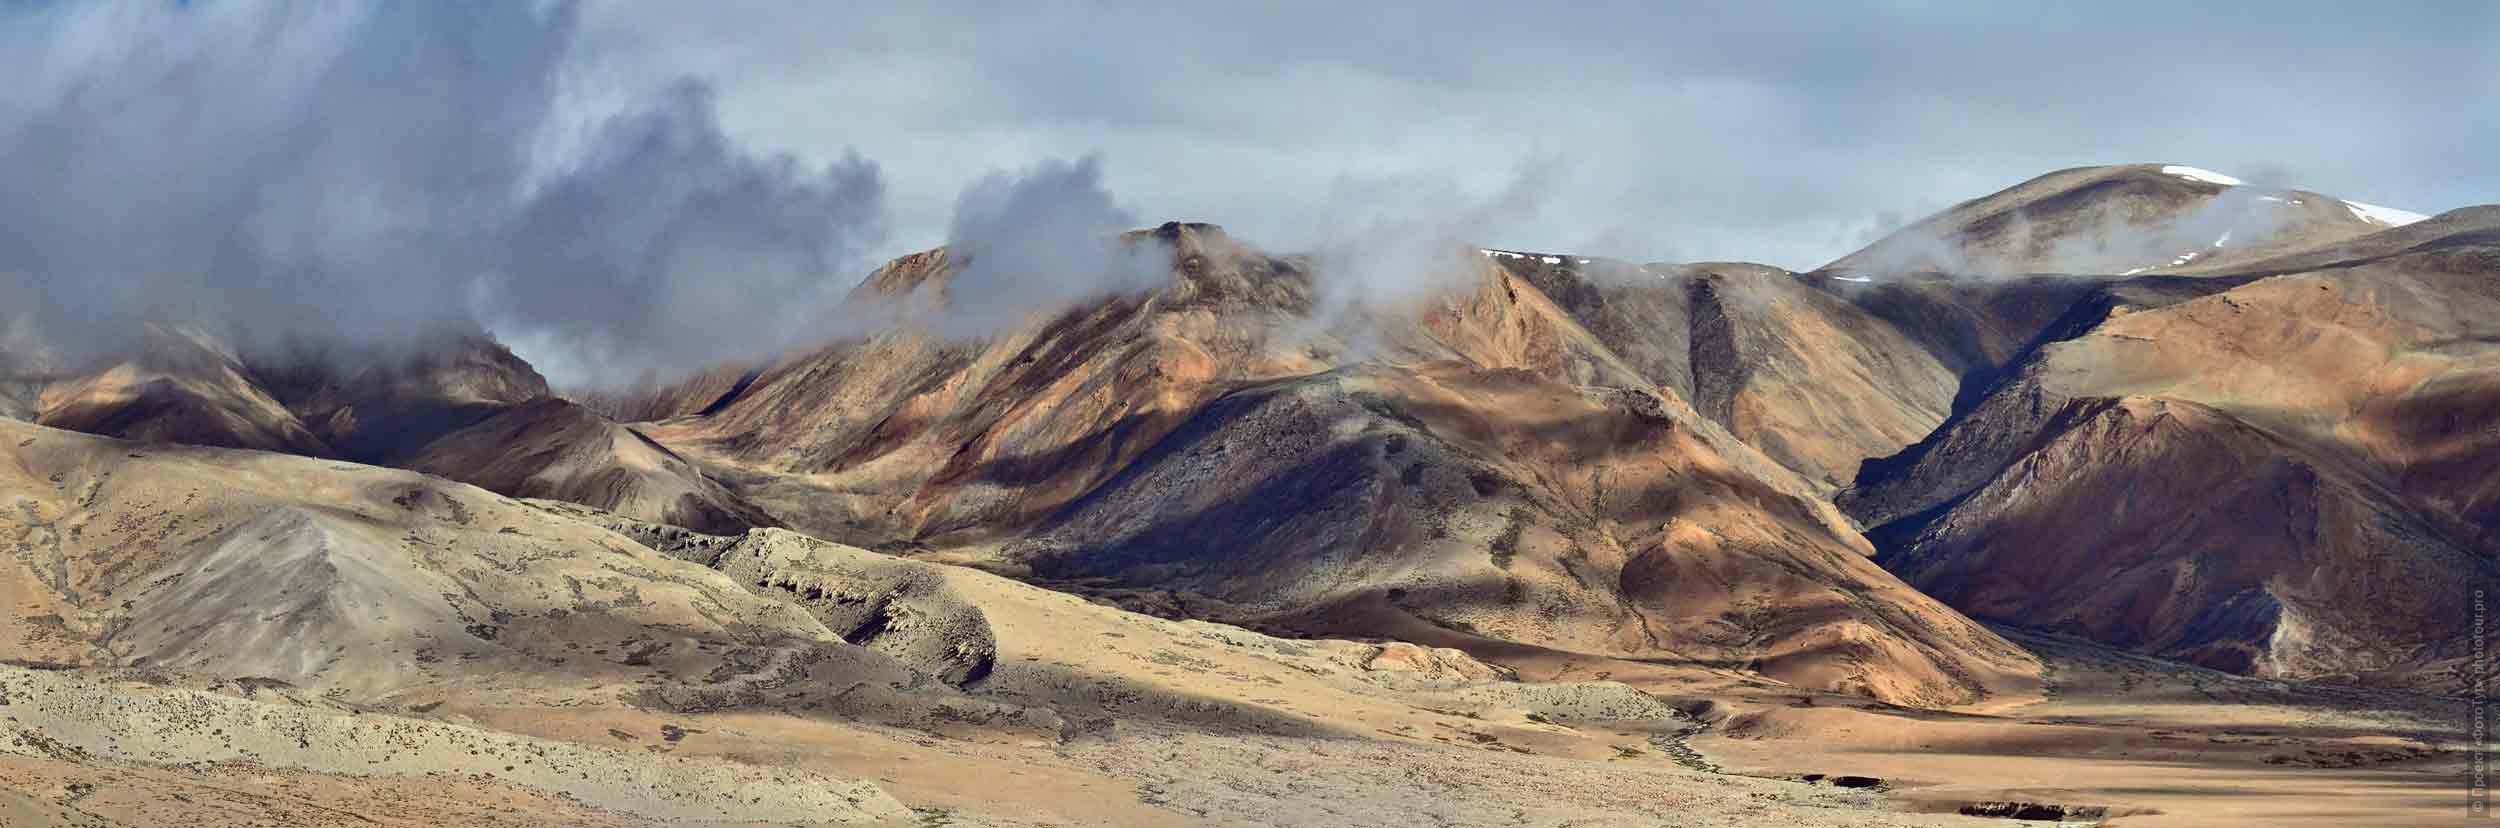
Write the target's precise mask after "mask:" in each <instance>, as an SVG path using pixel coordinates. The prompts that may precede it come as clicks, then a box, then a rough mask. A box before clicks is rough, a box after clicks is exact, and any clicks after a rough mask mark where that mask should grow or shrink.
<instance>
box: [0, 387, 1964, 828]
mask: <svg viewBox="0 0 2500 828" xmlns="http://www.w3.org/2000/svg"><path fill="white" fill-rule="evenodd" d="M0 440H5V442H0V458H5V460H0V473H4V474H5V475H6V476H7V477H6V479H5V480H0V484H5V485H0V492H6V493H7V494H6V495H5V497H6V498H8V500H9V502H7V503H5V504H0V506H5V507H6V508H5V509H0V515H5V516H6V517H5V518H0V521H5V522H4V523H0V538H6V547H5V548H6V549H7V550H8V552H9V560H8V561H7V563H8V567H7V569H6V570H4V571H0V590H5V591H6V592H7V595H8V598H9V602H8V605H9V614H8V615H6V616H5V624H0V632H5V633H6V635H7V636H8V641H7V642H6V643H7V644H8V645H9V647H10V651H11V652H13V653H19V654H21V655H20V656H19V657H20V658H22V659H25V660H27V661H32V662H35V663H38V664H40V665H42V666H43V667H44V668H45V669H41V670H36V669H27V668H23V667H18V666H7V667H0V706H5V709H6V710H7V711H8V712H9V716H8V721H7V722H6V723H0V788H5V789H6V790H7V791H8V792H7V793H5V794H0V814H5V815H9V816H11V818H13V819H15V818H19V817H24V818H26V819H30V820H36V821H34V822H32V823H31V824H35V825H56V824H59V825H69V824H76V825H157V824H168V825H185V824H218V823H221V822H257V823H260V824H273V825H325V824H337V823H339V822H342V821H344V822H353V823H358V824H383V825H422V824H429V823H435V822H442V821H454V822H459V823H461V824H480V825H554V824H590V825H655V824H670V825H674V824H688V825H711V824H741V825H750V824H793V825H815V824H827V823H853V822H875V823H877V824H926V823H928V822H931V821H944V822H949V823H952V824H966V825H1039V824H1067V823H1071V822H1091V823H1109V824H1124V825H1128V824H1163V825H1200V824H1250V825H1305V824H1404V823H1413V822H1418V821H1437V822H1441V823H1444V824H1452V825H1468V826H1475V825H1484V826H1491V825H1496V824H1503V823H1505V822H1507V821H1509V820H1513V819H1521V818H1526V819H1531V820H1536V821H1550V822H1566V821H1586V820H1592V819H1603V820H1609V821H1616V822H1632V823H1641V824H1653V823H1654V824H1704V825H1736V824H1745V823H1746V822H1748V821H1752V820H1762V819H1770V820H1776V821H1780V822H1782V823H1783V824H1801V825H1849V824H1892V825H1900V824H1939V825H1941V824H1962V823H1961V822H1960V821H1958V820H1955V819H1953V818H1949V817H1932V816H1922V815H1916V814H1903V813H1899V812H1896V811H1892V810H1891V809H1889V808H1887V807H1886V806H1885V805H1884V803H1882V802H1881V801H1880V799H1878V797H1877V796H1876V795H1875V794H1872V793H1869V792H1864V791H1852V790H1843V789H1838V788H1833V787H1829V786H1810V785H1804V784H1798V783H1794V782H1784V781H1778V780H1764V779H1745V778H1735V777H1724V778H1722V777H1715V776H1705V775H1703V774H1701V773H1699V772H1697V771H1695V770H1691V769H1688V768H1686V767H1683V766H1680V765H1679V764H1678V762H1677V760H1675V759H1674V758H1673V756H1675V755H1678V754H1672V753H1669V752H1664V751H1662V750H1661V749H1660V748H1661V747H1662V746H1665V745H1671V744H1674V743H1673V742H1672V741H1671V740H1673V739H1676V738H1680V736H1679V734H1681V733H1684V732H1685V731H1687V730H1688V729H1689V728H1690V727H1691V722H1690V721H1689V720H1688V719H1687V717H1686V716H1684V715H1683V714H1681V713H1679V712H1677V711H1676V710H1675V709H1674V708H1672V707H1671V706H1669V705H1668V704H1666V703H1664V702H1662V701H1660V700H1658V699H1656V698H1653V697H1651V696H1647V695H1644V694H1642V693H1640V692H1637V691H1634V690H1632V689H1631V688H1629V687H1627V686H1625V685H1621V684H1615V683H1610V682H1562V683H1553V684H1539V685H1531V684H1521V683H1516V682H1511V681H1507V680H1505V678H1506V675H1507V674H1506V672H1505V671H1503V670H1502V669H1500V668H1496V667H1493V666H1490V665H1487V664H1485V663H1482V662H1479V661H1477V660H1475V659H1473V658H1471V657H1469V656H1466V655H1464V654H1462V653H1459V652H1456V651H1452V650H1435V649H1430V648H1425V647H1418V646H1415V645H1411V644H1403V643H1398V642H1394V641H1381V642H1373V643H1358V642H1349V641H1329V640H1298V641H1288V640H1281V639H1275V638H1269V637H1266V636H1262V635H1258V634H1255V633H1250V632H1247V631H1245V630H1241V629H1238V628H1232V627H1224V626H1219V625H1214V624H1207V623H1203V622H1195V621H1166V620H1161V619H1156V618H1150V617H1145V616H1140V615H1135V614H1132V613H1128V612H1123V611H1120V610H1117V609H1113V608H1110V607H1106V606H1101V605H1097V604H1092V603H1088V602H1086V601H1083V600H1080V599H1077V598H1074V597H1071V596H1067V595H1063V594H1058V593H1053V592H1049V591H1046V590H1042V589H1039V588H1035V587H1031V586H1027V585H1024V584H1021V583H1017V582H1014V581H1010V580H1007V579H1005V578H1000V577H997V576H993V575H988V574H984V573H980V572H975V571H970V570H966V569H960V568H954V567H945V566H939V565H934V564H928V563H921V562H913V561H906V560H898V559H894V558H890V557H886V556H882V555H877V554H874V553H869V552H866V551H864V550H859V549H856V548H851V547H845V546H840V545H836V544H830V543H825V542H821V541H816V540H813V539H809V538H805V537H801V536H798V535H794V534H791V533H788V532H784V531H781V530H771V529H764V530H753V531H749V532H747V533H745V534H742V535H729V536H709V535H700V534H696V533H691V532H687V531H685V530H683V529H679V528H676V527H669V526H664V525H657V524H649V523H643V522H639V521H634V520H632V519H630V518H623V517H619V516H615V515H611V514H608V513H604V512H598V511H596V510H591V509H587V508H585V507H579V506H574V505H570V504H562V503H554V502H537V503H522V502H516V501H512V500H509V499H506V498H502V497H498V496H495V495H492V494H489V493H486V492H484V491H482V490H479V489H476V488H474V487H469V486H464V485H460V484H454V483H449V482H446V481H440V480H436V479H433V478H427V477H424V476H421V475H417V474H413V473H409V472H402V471H392V470H385V469H376V468H371V467H364V466H352V465H345V464H339V463H336V462H334V461H321V460H312V459H306V458H298V457H288V456H283V455H276V454H266V453H256V452H240V451H228V450H215V449H205V448H193V447H173V446H154V445H145V444H138V443H130V442H124V441H117V440H109V439H104V438H98V437H92V436H88V435H81V434H75V433H71V432H64V431H58V430H53V429H46V428H41V427H37V426H30V425H21V424H13V423H5V424H0ZM1851 559H1852V560H1856V558H1854V557H1852V558H1851ZM1280 767H1281V768H1292V769H1294V770H1293V774H1294V778H1295V779H1297V780H1298V781H1297V782H1295V783H1294V784H1295V785H1296V788H1295V791H1296V795H1295V796H1289V797H1278V796H1275V795H1272V786H1273V785H1274V784H1275V779H1276V773H1277V768H1280ZM1418 774H1420V775H1422V776H1424V777H1429V780H1461V781H1462V782H1461V783H1460V784H1456V785H1455V786H1454V787H1445V786H1444V783H1442V782H1437V781H1429V780H1423V781H1419V779H1418V777H1417V775H1418ZM872 776H873V777H879V778H880V781H878V782H873V783H871V782H862V781H852V780H854V779H860V778H864V777H872ZM172 803H180V804H179V805H175V804H172ZM907 808H908V809H909V810H907Z"/></svg>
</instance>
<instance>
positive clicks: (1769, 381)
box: [1492, 252, 1956, 487]
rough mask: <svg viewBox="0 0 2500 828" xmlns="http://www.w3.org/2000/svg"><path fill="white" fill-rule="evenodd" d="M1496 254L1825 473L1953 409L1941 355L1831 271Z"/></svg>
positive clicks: (1702, 402)
mask: <svg viewBox="0 0 2500 828" xmlns="http://www.w3.org/2000/svg"><path fill="white" fill-rule="evenodd" d="M1492 255H1493V257H1494V258H1495V259H1496V261H1498V262H1499V263H1500V264H1502V266H1503V267H1505V268H1507V269H1509V270H1511V271H1513V272H1514V273H1516V274H1518V275H1519V276H1520V277H1521V278H1524V279H1526V280H1528V281H1529V282H1530V283H1531V284H1534V285H1536V287H1537V289H1538V290H1540V291H1542V292H1544V294H1545V295H1546V296H1547V297H1549V298H1551V299H1552V300H1553V301H1554V303H1555V304H1556V305H1558V306H1560V307H1561V308H1562V309H1563V310H1564V311H1565V312H1566V313H1568V314H1570V315H1571V318H1572V319H1573V320H1574V321H1576V322H1578V323H1579V324H1580V325H1581V326H1582V327H1584V328H1586V329H1587V330H1588V331H1589V333H1590V334H1591V335H1592V336H1595V337H1596V338H1597V339H1598V340H1599V341H1600V342H1602V343H1604V344H1605V346H1606V347H1607V349H1608V350H1611V351H1613V352H1614V353H1615V354H1616V355H1617V356H1618V357H1620V358H1621V359H1622V360H1623V361H1624V362H1625V363H1626V364H1627V365H1629V366H1631V367H1632V368H1633V369H1634V370H1635V371H1638V372H1639V373H1640V375H1641V377H1642V379H1645V380H1647V381H1649V382H1650V383H1653V384H1656V385H1660V386H1665V387H1667V388H1671V389H1674V391H1675V393H1676V395H1678V396H1680V397H1682V398H1684V399H1685V400H1687V401H1690V402H1692V404H1693V406H1694V408H1696V409H1699V410H1700V411H1701V412H1702V414H1703V415H1705V416H1708V417H1709V418H1710V419H1711V420H1713V421H1715V422H1717V423H1719V424H1720V425H1722V426H1725V427H1726V428H1727V429H1728V430H1729V431H1730V432H1732V433H1734V434H1735V435H1736V436H1737V437H1738V438H1739V439H1742V440H1744V441H1745V442H1746V443H1748V444H1750V445H1752V446H1754V447H1755V448H1758V449H1760V450H1761V451H1762V452H1763V453H1764V454H1767V455H1769V456H1770V457H1771V458H1772V459H1774V460H1778V461H1780V463H1782V464H1784V465H1786V466H1788V467H1789V468H1791V469H1794V470H1796V471H1797V472H1798V473H1799V474H1803V475H1805V476H1806V477H1807V478H1808V479H1811V480H1814V481H1816V482H1817V483H1818V484H1820V485H1823V486H1826V487H1839V486H1846V485H1848V483H1849V481H1850V480H1851V479H1852V478H1853V477H1855V476H1856V474H1857V470H1858V464H1859V463H1860V462H1861V461H1863V460H1865V459H1867V458H1870V457H1882V456H1885V455H1889V454H1892V453H1894V452H1896V451H1900V450H1901V448H1902V447H1903V446H1907V445H1909V444H1910V443H1913V442H1916V441H1917V440H1918V439H1919V438H1920V437H1923V436H1925V435H1926V434H1927V433H1928V432H1929V431H1932V430H1934V429H1935V427H1936V425H1937V424H1938V423H1940V422H1942V421H1943V420H1944V417H1945V414H1946V413H1948V412H1949V411H1950V407H1951V403H1952V399H1953V391H1954V388H1955V387H1956V380H1955V376H1954V373H1953V372H1952V371H1951V370H1949V369H1948V366H1947V364H1946V363H1944V362H1942V361H1941V360H1939V359H1938V358H1937V357H1936V356H1935V355H1934V354H1931V353H1929V352H1928V351H1926V350H1924V349H1923V348H1921V347H1920V343H1918V342H1917V341H1915V340H1914V339H1912V337H1911V336H1909V335H1906V334H1905V333H1904V332H1903V331H1901V330H1899V329H1897V328H1896V327H1895V326H1894V325H1893V324H1892V323H1890V322H1888V321H1886V320H1884V319H1883V318H1881V317H1878V316H1876V315H1874V314H1871V313H1869V312H1868V311H1867V310H1865V309H1863V308H1861V307H1860V306H1859V305H1857V304H1854V303H1853V302H1852V301H1851V299H1850V298H1849V294H1850V293H1852V292H1854V291H1847V290H1835V289H1833V288H1832V284H1833V283H1831V282H1829V281H1828V280H1826V279H1825V278H1824V277H1820V276H1802V275H1798V274H1792V273H1789V272H1787V271H1784V270H1780V269H1778V268H1775V267H1769V266H1765V265H1755V264H1743V263H1727V262H1716V263H1702V264H1686V265H1666V264H1657V265H1631V264H1625V263H1621V262H1610V261H1604V260H1588V259H1578V258H1571V257H1550V258H1551V259H1552V261H1550V262H1549V261H1548V258H1549V257H1536V256H1513V255H1504V254H1502V253H1499V252H1495V253H1493V254H1492ZM1818 283H1821V284H1822V285H1823V286H1824V287H1822V288H1818V287H1817V286H1816V285H1817V284H1818Z"/></svg>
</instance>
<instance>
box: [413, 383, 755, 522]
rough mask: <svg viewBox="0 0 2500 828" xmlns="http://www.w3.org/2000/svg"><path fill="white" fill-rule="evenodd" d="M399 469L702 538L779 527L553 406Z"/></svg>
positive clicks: (631, 438) (517, 411)
mask: <svg viewBox="0 0 2500 828" xmlns="http://www.w3.org/2000/svg"><path fill="white" fill-rule="evenodd" d="M394 465H398V466H400V467H402V468H407V469H412V470H415V471H420V472H425V473H427V474H433V475H439V476H442V477H447V478H451V479H454V480H460V481H462V482H466V483H469V484H472V485H475V486H480V487H483V488H486V489H488V490H491V491H494V492H496V493H499V494H504V495H510V496H512V497H535V498H547V499H551V500H563V501H569V502H573V503H581V504H586V505H590V506H596V507H599V508H602V509H607V510H610V511H614V512H618V513H620V514H626V515H632V516H636V517H641V518H645V519H649V520H656V521H659V522H662V523H669V524H674V525H678V526H683V527H686V528H689V529H694V530H697V531H703V532H716V533H726V532H737V531H741V530H744V529H746V528H747V527H750V526H769V525H772V522H773V521H772V519H771V518H770V517H767V516H765V514H764V513H763V512H762V511H759V510H757V509H756V508H755V507H754V506H751V505H749V504H748V503H747V502H746V501H745V500H744V499H742V498H740V497H738V496H737V495H735V494H732V493H731V492H730V491H728V490H727V489H724V488H722V487H721V485H720V484H719V483H716V482H713V481H712V479H711V478H709V477H706V476H704V474H703V472H702V471H701V470H699V469H696V468H695V467H694V466H693V465H692V464H690V463H688V462H686V460H685V458H682V457H679V456H677V453H676V452H672V451H669V450H668V449H667V448H666V447H664V446H661V445H660V444H659V443H656V442H652V440H651V438H649V437H645V436H643V434H642V432H640V431H637V430H635V428H634V427H632V426H625V425H618V424H617V423H615V422H611V421H609V420H608V419H607V418H605V417H601V416H599V415H598V414H596V413H594V412H592V411H591V410H589V409H588V408H585V407H583V406H581V405H578V404H575V403H573V402H571V401H568V400H561V399H556V398H554V397H544V398H540V399H537V400H534V401H531V402H527V403H522V404H519V405H514V406H510V407H507V408H504V409H503V410H502V411H499V412H497V413H495V414H494V415H493V416H490V417H488V418H486V419H485V420H483V421H481V422H479V423H477V424H476V425H472V426H469V427H467V428H463V429H461V430H459V431H454V432H452V433H450V434H447V435H444V436H442V437H440V438H437V439H435V440H432V441H430V442H427V443H426V444H425V445H424V447H423V448H421V449H418V450H417V451H416V452H415V453H414V454H408V455H403V456H401V457H400V458H399V459H398V461H397V462H396V463H395V464H394Z"/></svg>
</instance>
